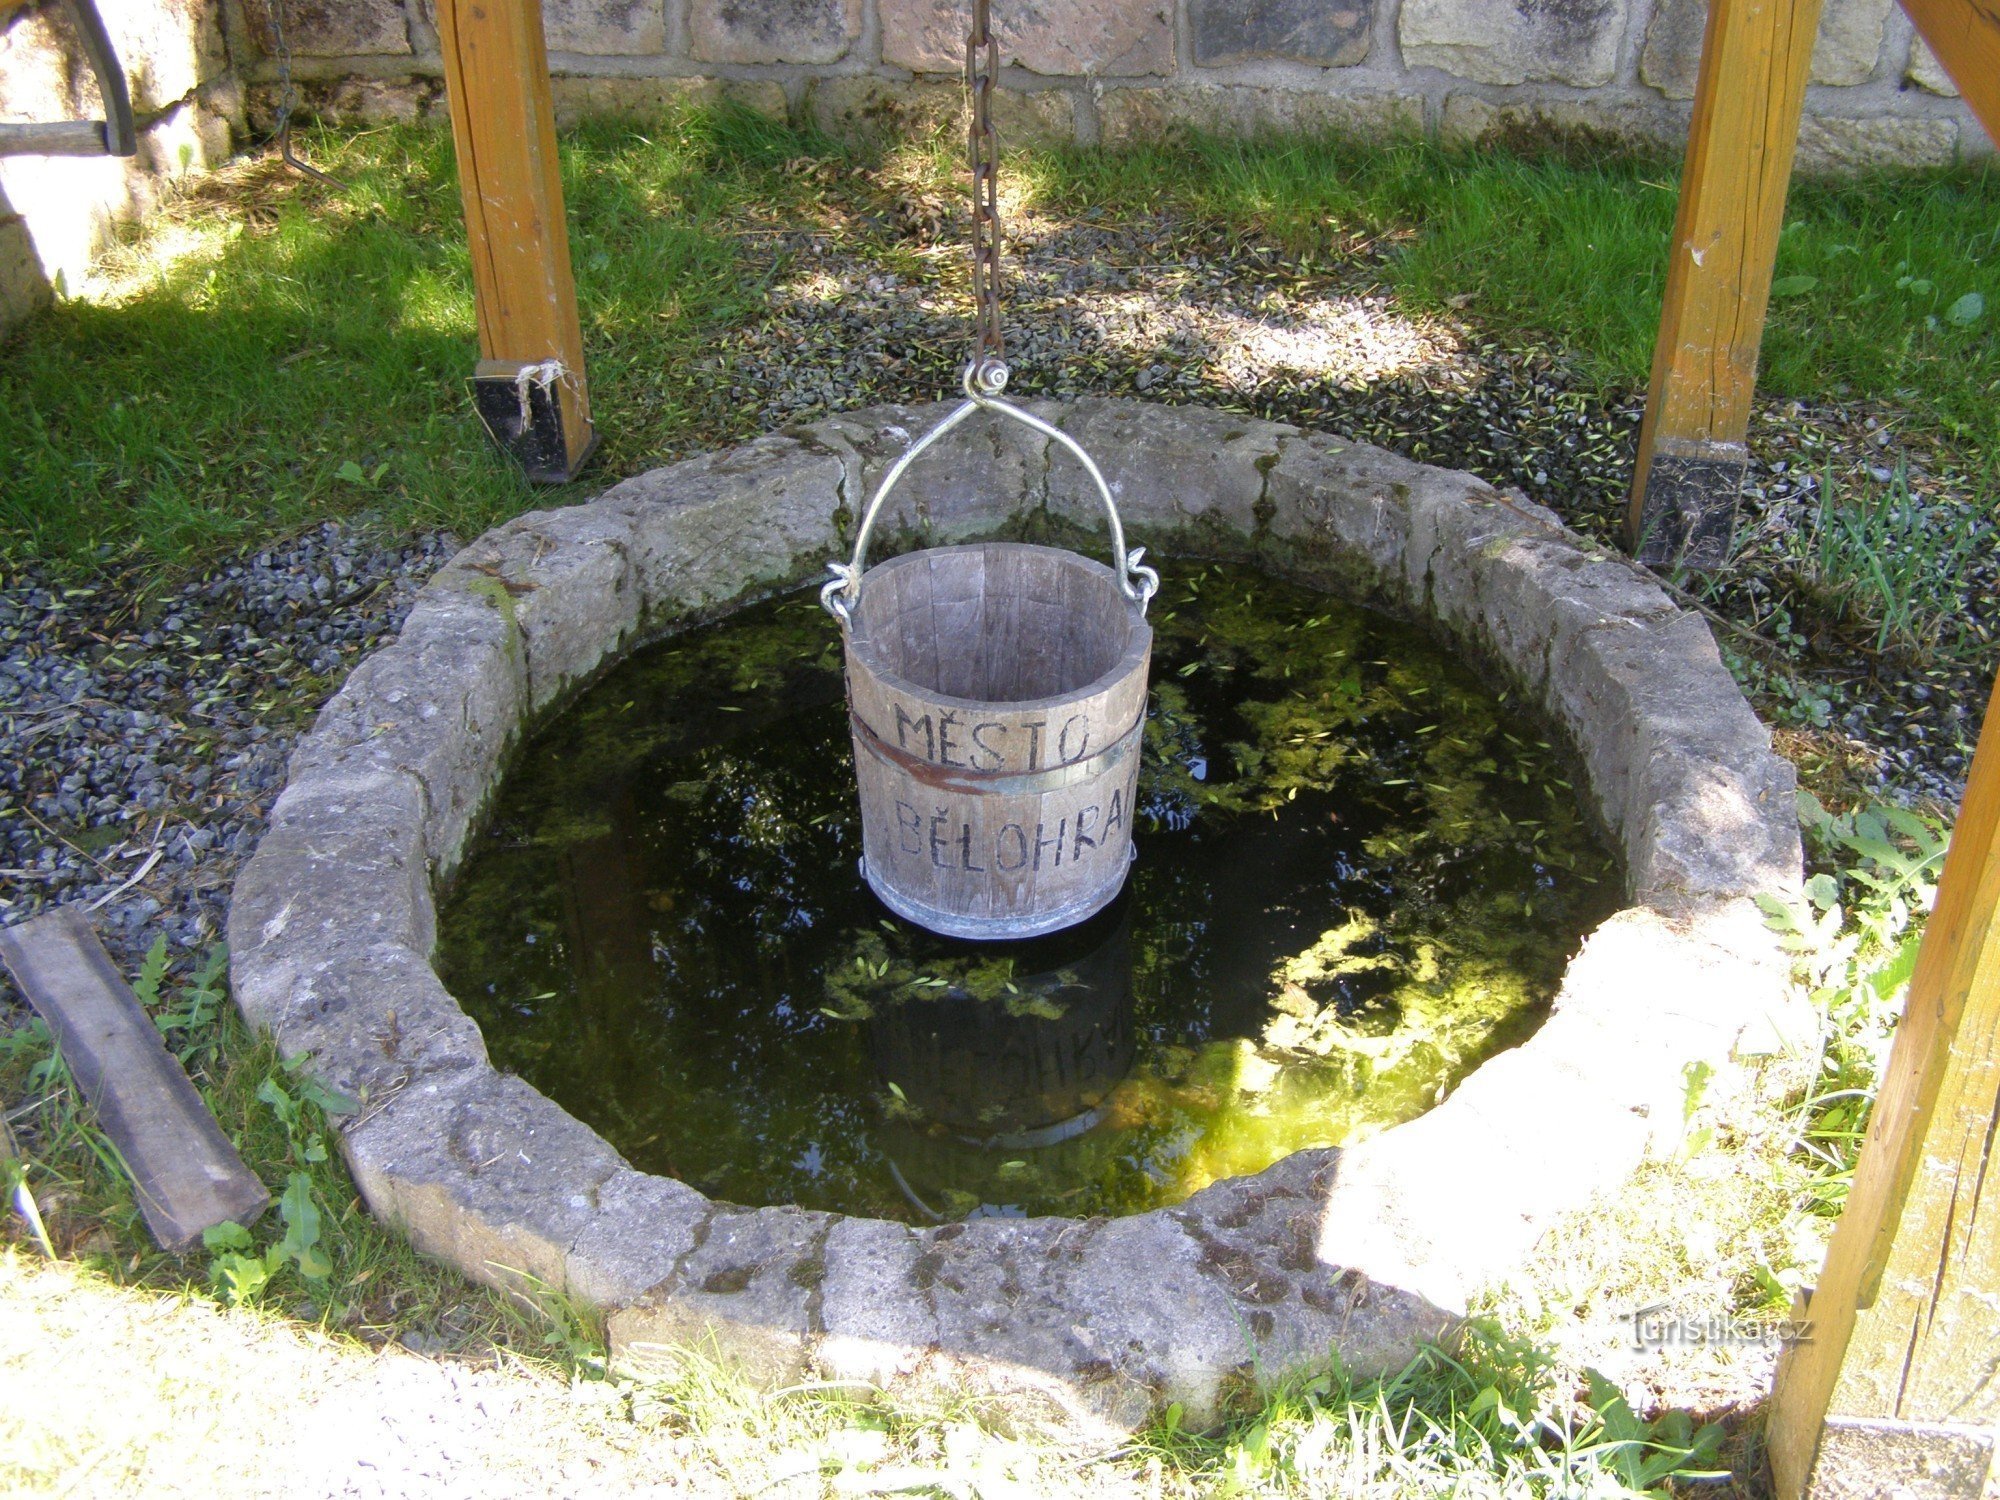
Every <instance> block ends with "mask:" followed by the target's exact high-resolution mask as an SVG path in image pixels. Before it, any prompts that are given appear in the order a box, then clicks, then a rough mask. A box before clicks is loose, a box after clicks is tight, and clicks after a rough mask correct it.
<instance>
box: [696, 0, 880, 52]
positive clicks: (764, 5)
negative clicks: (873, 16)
mask: <svg viewBox="0 0 2000 1500" xmlns="http://www.w3.org/2000/svg"><path fill="white" fill-rule="evenodd" d="M688 33H689V38H690V41H691V44H692V48H693V51H694V55H695V56H696V57H697V58H698V59H700V60H701V61H702V62H711V63H832V62H839V61H840V60H841V59H842V58H844V57H846V56H847V53H848V49H849V48H851V47H852V46H853V45H854V44H855V42H857V41H859V40H860V38H861V0H689V6H688Z"/></svg>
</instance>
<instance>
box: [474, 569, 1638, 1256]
mask: <svg viewBox="0 0 2000 1500" xmlns="http://www.w3.org/2000/svg"><path fill="white" fill-rule="evenodd" d="M1152 622H1153V626H1154V629H1155V631H1156V644H1155V656H1154V661H1153V701H1152V717H1151V719H1150V721H1149V723H1148V725H1147V730H1146V763H1145V767H1144V770H1143V771H1142V773H1141V779H1140V795H1139V799H1138V816H1137V819H1136V821H1135V823H1134V834H1135V844H1136V848H1137V852H1138V859H1137V861H1136V862H1135V863H1134V865H1133V867H1132V875H1131V879H1130V881H1129V883H1128V885H1127V888H1126V892H1125V894H1124V895H1123V896H1122V897H1121V898H1120V899H1119V900H1118V901H1117V902H1116V903H1115V904H1114V905H1113V906H1112V907H1111V908H1110V909H1109V910H1107V911H1105V912H1104V913H1102V914H1100V915H1099V916H1097V917H1095V918H1093V919H1092V920H1091V921H1090V922H1088V923H1086V924H1084V925H1083V926H1082V927H1079V928H1074V929H1071V930H1070V931H1069V932H1066V933H1060V934H1056V935H1054V936H1052V937H1046V938H1041V939H1037V940H1034V941H1031V942H1019V943H1011V944H991V945H989V944H968V943H964V942H956V941H952V940H948V939H942V938H937V937H933V936H931V935H930V934H928V933H925V932H922V931H921V930H919V929H916V928H913V927H911V926H909V925H908V924H906V923H903V922H900V921H898V920H896V919H894V918H892V917H890V915H889V914H888V913H887V911H885V910H884V909H883V907H882V906H881V905H880V904H879V903H878V902H877V901H876V900H875V898H874V897H873V895H871V894H870V893H869V891H868V889H867V887H866V885H865V884H864V883H863V882H862V880H861V878H860V875H859V873H858V872H857V869H856V858H857V855H858V852H859V846H860V826H859V814H858V811H857V809H856V803H855V792H854V785H853V780H852V764H851V760H850V750H849V746H848V731H847V723H846V714H845V711H844V708H843V705H842V699H841V681H840V644H839V638H838V635H837V634H836V632H835V630H834V628H833V626H832V624H831V623H830V622H829V621H828V620H827V618H826V617H825V616H824V615H823V614H822V613H821V612H820V610H819V608H818V605H817V604H816V603H815V602H814V601H813V600H812V599H811V598H810V597H798V596H795V597H793V598H791V599H787V600H782V601H778V602H775V603H769V604H764V605H759V606H756V607H753V608H751V609H747V610H744V611H743V612H742V613H740V614H737V615H735V616H733V617H731V618H730V619H728V620H726V621H724V622H722V623H721V624H719V625H715V626H712V627H709V628H706V629H702V630H697V631H693V632H690V633H688V634H685V635H681V636H677V637H674V638H673V639H671V640H668V641H666V642H665V643H663V644H661V645H659V646H657V647H655V648H653V649H651V650H648V651H644V652H641V653H638V654H637V655H635V656H634V657H633V659H632V660H630V661H629V662H627V663H625V664H624V665H622V666H621V667H620V668H618V669H617V670H616V671H615V672H613V673H612V674H611V675H610V676H609V677H607V678H606V679H605V680H604V681H603V682H602V683H601V684H599V685H598V686H597V687H596V688H594V689H592V690H591V692H590V693H589V694H587V695H586V696H585V697H584V698H583V699H582V701H581V702H579V703H578V704H577V705H576V706H575V707H574V708H573V709H572V710H571V711H570V712H568V713H567V714H565V715H563V716H562V717H561V718H560V719H559V720H558V721H556V722H554V723H552V724H551V725H550V726H549V727H548V729H547V730H546V731H545V732H544V733H543V734H542V735H541V736H540V737H539V738H538V739H536V740H535V741H534V742H532V743H531V744H530V745H529V746H528V747H527V748H526V749H525V750H524V751H523V753H522V755H521V758H520V760H519V762H518V763H517V764H516V765H515V767H514V768H513V770H512V772H511V774H510V775H509V776H508V778H507V781H506V783H505V785H504V786H503V787H502V789H501V793H500V797H499V802H498V805H497V810H496V815H495V817H494V819H493V821H492V823H491V825H490V827H489V828H488V830H487V832H486V833H485V834H484V835H483V836H482V838H481V839H480V841H479V842H478V844H477V845H476V846H475V848H474V850H473V852H472V855H471V857H470V858H469V860H468V861H467V864H466V866H465V869H464V872H463V873H462V875H461V876H460V878H459V880H458V882H457V885H456V887H455V888H454V890H453V892H452V894H451V897H450V899H449V901H448V903H447V905H446V909H445V912H444V917H443V923H442V928H443V939H442V967H443V972H444V975H445V978H446V980H447V982H448V983H449V984H450V985H451V987H452V989H453V991H454V993H456V994H457V995H458V997H459V998H460V999H461V1000H462V1001H463V1002H464V1004H465V1005H466V1008H467V1009H468V1010H470V1011H471V1012H472V1014H473V1015H474V1016H475V1017H476V1018H477V1019H478V1020H479V1022H480V1024H481V1026H482V1027H483V1028H484V1030H485V1033H486V1039H487V1043H488V1045H489V1047H490V1048H491V1050H492V1054H493V1059H494V1061H495V1062H496V1063H497V1064H498V1065H499V1066H501V1067H503V1068H507V1069H511V1070H513V1071H515V1072H518V1073H519V1074H521V1076H522V1077H524V1078H526V1079H528V1080H529V1081H530V1082H532V1083H533V1084H535V1085H536V1086H537V1087H538V1088H540V1089H542V1090H543V1091H544V1092H546V1093H547V1094H549V1095H550V1096H551V1097H552V1098H554V1099H556V1100H557V1101H558V1102H559V1103H561V1104H562V1105H563V1106H564V1107H565V1108H567V1109H569V1110H570V1111H571V1112H572V1113H574V1114H576V1115H577V1116H579V1117H580V1118H581V1119H583V1120H585V1121H587V1122H588V1123H589V1124H591V1125H592V1126H594V1127H595V1128H596V1129H597V1130H598V1131H599V1132H601V1133H602V1134H603V1135H604V1136H605V1137H606V1138H608V1139H609V1140H610V1141H611V1142H612V1143H613V1144H614V1145H615V1146H617V1147H618V1149H619V1150H620V1151H622V1152H623V1153H624V1154H625V1156H626V1157H627V1158H628V1159H629V1160H630V1161H631V1162H632V1163H633V1165H635V1166H637V1167H640V1168H642V1169H645V1170H647V1171H654V1172H664V1173H667V1174H670V1175H672V1176H675V1177H679V1178H681V1179H682V1180H684V1181H686V1182H688V1183H691V1184H692V1185H694V1186H695V1187H698V1188H700V1189H701V1190H702V1191H703V1192H705V1193H708V1194H710V1195H712V1196H714V1197H718V1198H722V1199H726V1200H729V1201H733V1202H737V1203H747V1204H764V1203H799V1204H804V1205H806V1206H808V1207H813V1208H826V1209H838V1210H842V1211H846V1212H851V1213H862V1214H874V1215H882V1216H887V1217H891V1218H902V1219H910V1220H916V1221H924V1220H927V1219H930V1218H938V1217H957V1216H962V1215H966V1214H970V1213H1029V1214H1040V1213H1061V1214H1094V1213H1131V1212H1136V1211H1139V1210H1142V1209H1146V1208H1150V1207H1154V1206H1156V1205H1159V1204H1163V1203H1172V1202H1175V1201H1177V1200H1179V1199H1181V1198H1184V1197H1185V1196H1187V1195H1188V1194H1189V1193H1191V1192H1193V1191H1195V1190H1196V1189H1198V1188H1200V1187H1202V1186H1204V1185H1206V1184H1207V1183H1209V1182H1211V1181H1214V1180H1215V1179H1217V1178H1220V1177H1227V1176H1233V1175H1237V1174H1241V1173H1247V1172H1255V1171H1258V1170H1261V1169H1262V1168H1264V1167H1266V1166H1268V1165H1270V1164H1271V1163H1272V1162H1274V1161H1276V1160H1277V1159H1278V1158H1279V1157H1281V1156H1284V1155H1286V1154H1287V1153H1289V1152H1292V1151H1295V1150H1298V1149H1301V1148H1303V1147H1308V1146H1319V1145H1329V1144H1333V1143H1335V1142H1339V1141H1342V1140H1351V1139H1354V1138H1355V1137H1357V1136H1358V1135H1361V1134H1365V1133H1367V1132H1369V1131H1373V1130H1379V1129H1381V1128H1382V1127H1384V1126H1387V1125H1391V1124H1394V1123H1396V1122H1397V1121H1400V1120H1405V1119H1409V1118H1411V1117H1412V1116H1414V1115H1417V1114H1420V1113H1421V1112H1422V1111H1423V1110H1425V1109H1426V1108H1428V1107H1429V1106H1430V1105H1432V1104H1433V1103H1435V1102H1436V1101H1437V1100H1438V1099H1440V1098H1441V1097H1443V1095H1444V1093H1445V1092H1446V1091H1447V1090H1449V1089H1450V1087H1451V1086H1452V1085H1453V1083H1455V1082H1456V1081H1457V1080H1458V1079H1459V1078H1461V1077H1462V1076H1464V1074H1465V1073H1466V1072H1467V1071H1469V1070H1470V1069H1471V1068H1472V1067H1474V1066H1475V1065H1476V1064H1477V1063H1478V1062H1479V1061H1480V1060H1482V1059H1483V1058H1485V1057H1487V1056H1489V1055H1491V1054H1492V1053H1493V1052H1494V1051H1496V1050H1498V1049H1500V1048H1503V1047H1506V1046H1508V1045H1511V1044H1513V1043H1515V1042H1518V1041H1520V1040H1521V1039H1523V1038H1524V1037H1525V1036H1526V1035H1527V1034H1528V1033H1529V1032H1531V1031H1532V1030H1533V1029H1534V1027H1535V1025H1536V1024H1537V1022H1538V1021H1539V1019H1540V1018H1541V1016H1542V1015H1543V1014H1544V1012H1545V1010H1546V1007H1547V1004H1548V1001H1549V999H1550V997H1551V996H1552V995H1553V993H1554V990H1555V987H1556V984H1557V982H1558V980H1559V979H1560V976H1561V973H1562V970H1563V966H1564V964H1565V962H1566V960H1567V959H1568V957H1569V955H1570V954H1571V953H1572V952H1573V951H1574V950H1575V948H1576V945H1577V942H1578V939H1579V938H1580V936H1581V935H1582V934H1583V933H1584V932H1585V931H1587V930H1588V929H1589V928H1590V927H1591V926H1592V925H1594V924H1595V923H1596V922H1597V921H1598V920H1600V919H1601V918H1603V917H1604V916H1606V915H1608V914H1609V912H1610V911H1611V910H1612V909H1613V907H1614V906H1615V904H1616V897H1617V894H1618V892H1617V879H1616V873H1615V870H1614V868H1613V866H1612V863H1611V861H1610V860H1609V859H1608V858H1607V857H1606V856H1605V854H1604V853H1603V852H1602V850H1601V849H1600V848H1599V847H1598V846H1597V845H1596V843H1595V842H1594V841H1593V839H1592V837H1591V835H1590V833H1589V831H1588V830H1587V829H1586V827H1585V825H1584V822H1583V819H1582V817H1581V815H1580V814H1579V811H1578V808H1577V803H1576V796H1575V793H1574V792H1573V790H1572V789H1571V787H1570V785H1569V784H1568V782H1567V781H1565V780H1564V779H1563V775H1564V773H1563V771H1562V769H1561V766H1560V764H1559V762H1558V760H1557V758H1556V757H1555V756H1554V755H1553V754H1552V753H1551V751H1550V749H1549V747H1548V746H1547V745H1546V744H1544V743H1543V742H1542V741H1541V740H1540V739H1539V738H1538V733H1537V730H1536V729H1535V728H1534V727H1533V725H1532V723H1531V722H1530V721H1529V720H1528V719H1526V718H1525V717H1524V716H1518V715H1516V714H1515V713H1513V712H1511V711H1510V710H1509V709H1508V708H1507V707H1506V705H1505V704H1504V702H1502V701H1498V700H1497V699H1496V697H1495V696H1494V694H1493V693H1491V692H1490V691H1489V690H1488V687H1487V685H1486V684H1485V683H1484V682H1482V680H1481V679H1480V677H1479V676H1478V675H1477V674H1476V673H1474V672H1473V671H1472V670H1470V669H1468V668H1467V667H1466V666H1465V665H1463V664H1461V663H1460V662H1459V661H1457V660H1455V659H1454V658H1453V657H1451V656H1450V655H1448V654H1447V653H1445V652H1443V651H1441V650H1440V649H1439V648H1438V647H1436V646H1434V645H1432V644H1431V643H1430V642H1429V641H1428V640H1426V639H1425V638H1424V637H1423V636H1421V635H1419V634H1418V633H1417V632H1415V631H1414V630H1411V629H1409V628H1407V627H1404V626H1401V625H1397V624H1395V623H1393V622H1390V621H1387V620H1385V619H1382V618H1380V617H1378V616H1375V615H1371V614H1368V613H1365V612H1363V611H1361V610H1358V609H1355V608H1353V607H1351V606H1348V605H1345V604H1340V603H1337V602H1335V601H1333V600H1330V599H1328V598H1327V597H1325V596H1324V595H1320V594H1315V593H1311V592H1308V591H1305V590H1302V589H1298V588H1294V587H1290V586H1287V585H1284V584H1280V583H1277V582H1275V581H1273V580H1271V579H1269V578H1266V577H1263V576H1262V575H1260V574H1257V573H1253V572H1250V571H1248V570H1245V569H1241V568H1235V567H1225V566H1219V565H1210V566H1205V567H1204V566H1201V565H1197V564H1192V563H1186V564H1182V565H1181V566H1179V567H1177V568H1176V569H1174V571H1173V575H1172V577H1171V578H1170V580H1169V583H1168V586H1167V588H1166V589H1165V590H1164V592H1163V593H1162V594H1161V596H1160V597H1159V598H1158V599H1157V600H1156V601H1155V602H1154V605H1153V610H1152Z"/></svg>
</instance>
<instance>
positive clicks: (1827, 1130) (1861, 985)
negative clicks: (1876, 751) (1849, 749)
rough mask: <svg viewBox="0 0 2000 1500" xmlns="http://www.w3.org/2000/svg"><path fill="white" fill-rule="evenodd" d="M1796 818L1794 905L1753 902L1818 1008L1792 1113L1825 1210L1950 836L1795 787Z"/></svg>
mask: <svg viewBox="0 0 2000 1500" xmlns="http://www.w3.org/2000/svg"><path fill="white" fill-rule="evenodd" d="M1799 821H1800V824H1801V826H1802V827H1803V829H1804V830H1805V834H1806V840H1807V847H1808V850H1809V851H1810V853H1811V856H1812V859H1813V862H1814V864H1815V865H1817V866H1818V869H1817V870H1816V871H1815V873H1814V874H1813V875H1812V877H1811V878H1810V879H1809V880H1808V881H1807V882H1806V885H1805V889H1804V891H1803V893H1802V899H1801V900H1800V901H1799V902H1798V903H1796V904H1792V903H1787V902H1783V901H1780V900H1777V899H1776V898H1774V897H1768V896H1767V897H1762V898H1760V904H1761V905H1762V906H1763V908H1764V910H1765V913H1766V916H1767V919H1768V920H1769V922H1770V924H1771V926H1772V927H1773V929H1774V930H1776V931H1777V932H1779V933H1780V934H1781V935H1782V936H1783V938H1784V940H1785V944H1786V946H1787V947H1788V948H1789V949H1790V950H1791V951H1792V953H1793V955H1794V956H1795V958H1796V960H1797V962H1798V965H1799V972H1800V976H1801V979H1802V982H1803V983H1805V985H1806V986H1807V987H1808V989H1809V990H1810V992H1811V995H1812V998H1813V1000H1814V1002H1815V1004H1817V1005H1818V1006H1819V1007H1820V1008H1821V1010H1822V1011H1823V1012H1824V1013H1825V1015H1826V1017H1827V1025H1826V1037H1825V1042H1824V1044H1823V1048H1822V1052H1821V1056H1820V1061H1819V1065H1818V1067H1817V1068H1816V1069H1815V1070H1814V1074H1813V1078H1812V1081H1811V1083H1810V1084H1809V1085H1808V1087H1807V1089H1806V1090H1805V1092H1804V1094H1803V1096H1802V1097H1801V1098H1800V1099H1799V1100H1798V1101H1797V1105H1796V1109H1795V1116H1796V1120H1797V1152H1798V1154H1799V1156H1800V1157H1801V1159H1802V1160H1803V1161H1804V1162H1805V1163H1806V1165H1807V1168H1808V1178H1807V1182H1806V1197H1807V1199H1808V1203H1809V1206H1810V1208H1811V1210H1812V1211H1813V1212H1815V1213H1818V1214H1820V1215H1822V1216H1824V1217H1827V1218H1831V1217H1833V1216H1835V1215H1837V1214H1838V1213H1839V1212H1840V1208H1841V1205H1842V1204H1844V1203H1845V1202H1846V1198H1847V1187H1848V1184H1849V1183H1850V1182H1851V1180H1852V1179H1853V1175H1854V1163H1855V1158H1856V1157H1857V1155H1858V1154H1859V1152H1860V1149H1861V1140H1862V1137H1863V1135H1864V1134H1865V1133H1866V1131H1867V1126H1868V1113H1869V1110H1870V1109H1871V1107H1872V1106H1873V1104H1874V1100H1875V1088H1876V1083H1877V1080H1878V1079H1879V1078H1880V1076H1881V1072H1882V1065H1883V1063H1884V1061H1885V1060H1886V1059H1887V1057H1888V1051H1889V1046H1890V1043H1891V1042H1892V1041H1893V1039H1894V1036H1895V1029H1896V1022H1897V1018H1898V1017H1899V1016H1900V1015H1901V1014H1902V1009H1903V1001H1904V998H1905V996H1906V995H1907V993H1908V989H1909V983H1910V977H1911V975H1912V974H1914V973H1915V972H1916V964H1917V952H1918V948H1919V946H1920V945H1921V943H1922V940H1923V922H1924V918H1925V916H1926V915H1927V914H1928V913H1929V911H1930V908H1931V903H1932V902H1933V901H1934V900H1935V899H1936V896H1937V879H1938V875H1939V873H1940V872H1941V871H1942V869H1943V867H1944V856H1945V851H1946V848H1947V847H1948V845H1949V842H1950V833H1949V829H1948V828H1947V826H1946V825H1945V824H1944V822H1943V821H1942V820H1940V819H1938V818H1936V817H1930V816H1925V815H1923V814H1920V813H1916V812H1911V811H1909V810H1907V809H1904V808H1900V807H1896V806H1893V805H1880V806H1875V807H1869V808H1862V809H1857V810H1855V811H1852V812H1846V813H1838V814H1837V813H1832V812H1829V811H1828V810H1827V809H1826V808H1825V807H1823V806H1821V805H1820V802H1819V800H1818V799H1817V798H1816V797H1814V796H1813V795H1812V794H1811V793H1810V792H1801V793H1800V794H1799Z"/></svg>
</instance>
